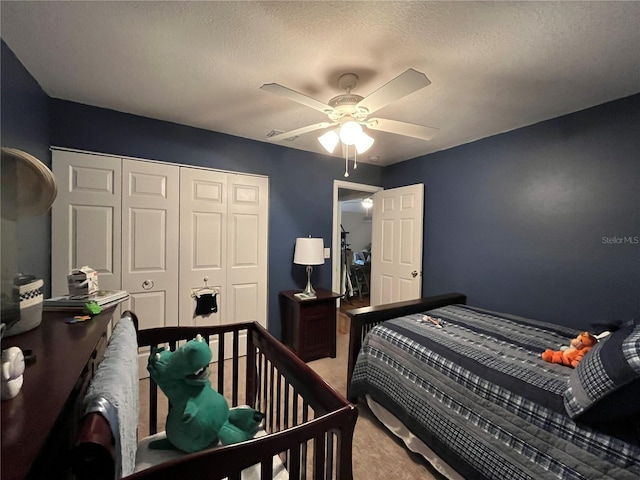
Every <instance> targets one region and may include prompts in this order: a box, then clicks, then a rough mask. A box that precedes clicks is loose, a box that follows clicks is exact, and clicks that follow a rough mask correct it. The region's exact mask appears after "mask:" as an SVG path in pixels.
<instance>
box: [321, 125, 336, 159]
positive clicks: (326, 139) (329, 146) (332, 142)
mask: <svg viewBox="0 0 640 480" xmlns="http://www.w3.org/2000/svg"><path fill="white" fill-rule="evenodd" d="M318 141H319V142H320V145H322V146H323V147H324V149H325V150H326V151H327V152H329V153H333V151H334V150H335V149H336V145H338V142H339V141H340V137H339V136H338V134H337V133H336V131H335V130H329V131H328V132H326V133H324V134H323V135H321V136H319V137H318Z"/></svg>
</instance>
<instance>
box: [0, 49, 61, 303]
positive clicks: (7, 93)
mask: <svg viewBox="0 0 640 480" xmlns="http://www.w3.org/2000/svg"><path fill="white" fill-rule="evenodd" d="M0 44H1V45H0V48H1V50H0V59H1V62H2V64H1V70H0V72H1V73H2V75H1V77H0V106H1V109H0V142H1V144H2V146H3V147H10V148H17V149H19V150H23V151H25V152H27V153H30V154H31V155H33V156H34V157H36V158H37V159H39V160H40V161H41V162H43V163H45V164H46V165H47V166H51V154H50V152H49V107H48V101H49V97H48V96H47V94H46V93H44V91H43V90H42V88H40V85H38V83H37V82H36V81H35V80H34V79H33V77H32V76H31V75H30V74H29V72H27V70H26V69H25V68H24V66H23V65H22V63H20V61H19V60H18V59H17V58H16V56H15V55H14V54H13V52H12V51H11V49H10V48H9V47H8V46H7V44H6V43H4V40H2V41H0ZM5 234H8V233H7V232H5ZM17 234H18V238H19V241H18V255H17V262H16V269H17V270H18V271H22V272H24V273H30V274H33V275H35V276H36V277H38V278H42V279H45V282H46V284H45V294H47V295H48V294H49V292H50V289H49V285H50V284H49V281H48V279H49V277H50V275H51V219H50V215H43V216H39V217H27V218H22V219H20V220H19V221H18V225H17ZM16 273H17V272H16Z"/></svg>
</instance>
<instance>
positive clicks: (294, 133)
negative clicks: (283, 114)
mask: <svg viewBox="0 0 640 480" xmlns="http://www.w3.org/2000/svg"><path fill="white" fill-rule="evenodd" d="M332 125H335V123H331V122H322V123H314V124H313V125H307V126H306V127H301V128H296V129H295V130H289V131H288V132H283V133H279V134H278V135H274V136H273V137H269V138H267V140H268V141H269V142H279V141H280V140H286V139H288V138H291V137H295V136H297V135H302V134H304V133H309V132H313V131H314V130H321V129H323V128H327V127H330V126H332Z"/></svg>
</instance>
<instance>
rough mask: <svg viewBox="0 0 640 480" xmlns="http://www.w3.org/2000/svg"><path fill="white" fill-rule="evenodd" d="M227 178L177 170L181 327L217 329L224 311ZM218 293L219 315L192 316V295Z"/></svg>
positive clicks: (187, 169)
mask: <svg viewBox="0 0 640 480" xmlns="http://www.w3.org/2000/svg"><path fill="white" fill-rule="evenodd" d="M226 218H227V174H226V173H222V172H214V171H211V170H200V169H196V168H184V167H183V168H180V299H179V302H180V325H219V324H220V318H221V315H223V314H224V313H223V312H225V311H226V305H225V299H226V288H225V287H226V285H225V282H226V272H225V266H226V263H227V224H226ZM205 278H206V279H207V280H206V285H207V286H208V287H209V288H210V289H215V290H217V291H218V292H219V295H217V296H216V301H217V305H218V312H217V313H212V314H210V315H206V316H202V315H198V316H196V315H195V309H196V299H194V298H193V297H192V294H193V293H194V292H197V291H200V290H201V289H202V288H203V287H204V286H205Z"/></svg>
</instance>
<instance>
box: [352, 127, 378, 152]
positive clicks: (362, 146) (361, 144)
mask: <svg viewBox="0 0 640 480" xmlns="http://www.w3.org/2000/svg"><path fill="white" fill-rule="evenodd" d="M373 141H374V140H373V138H372V137H370V136H369V135H367V134H366V133H364V132H362V133H361V134H360V136H359V137H358V140H357V141H356V152H358V153H359V154H362V153H364V152H366V151H367V150H369V149H370V148H371V145H373Z"/></svg>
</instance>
